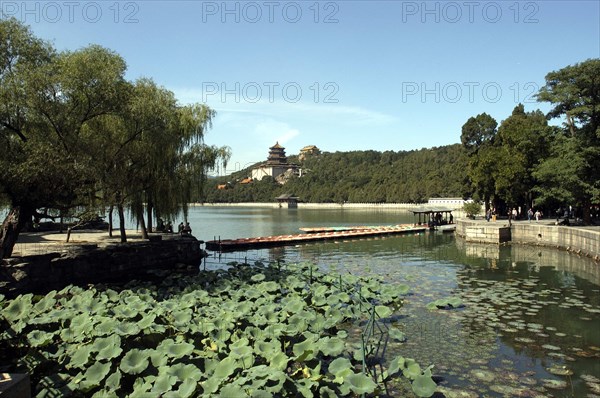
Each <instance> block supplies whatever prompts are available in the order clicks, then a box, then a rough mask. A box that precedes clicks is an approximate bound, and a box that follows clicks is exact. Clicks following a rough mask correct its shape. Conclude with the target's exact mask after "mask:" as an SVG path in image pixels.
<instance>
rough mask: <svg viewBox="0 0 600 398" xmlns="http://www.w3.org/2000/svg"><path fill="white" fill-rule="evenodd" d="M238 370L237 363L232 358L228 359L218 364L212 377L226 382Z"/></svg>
mask: <svg viewBox="0 0 600 398" xmlns="http://www.w3.org/2000/svg"><path fill="white" fill-rule="evenodd" d="M237 369H238V363H237V361H236V360H235V359H234V358H232V357H227V358H225V359H223V360H221V361H220V362H218V363H217V365H216V366H215V369H214V373H213V375H212V377H215V378H216V379H218V380H224V379H226V378H228V377H229V376H231V375H232V374H233V372H235V371H236V370H237Z"/></svg>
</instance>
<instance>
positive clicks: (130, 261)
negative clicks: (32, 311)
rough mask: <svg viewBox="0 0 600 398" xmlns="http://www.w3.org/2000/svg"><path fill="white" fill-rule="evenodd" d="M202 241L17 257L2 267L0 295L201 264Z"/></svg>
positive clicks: (86, 247)
mask: <svg viewBox="0 0 600 398" xmlns="http://www.w3.org/2000/svg"><path fill="white" fill-rule="evenodd" d="M202 257H203V250H202V249H201V248H200V241H198V240H197V239H196V238H194V237H193V236H184V237H176V238H175V239H169V240H158V241H154V242H147V241H144V242H133V243H120V244H112V245H108V246H106V247H103V248H98V247H97V245H90V244H87V245H81V246H80V248H79V250H77V251H73V250H70V251H69V252H65V253H57V252H56V253H48V254H42V255H34V256H25V257H13V258H9V259H5V260H3V261H2V265H1V266H0V294H4V295H6V296H14V295H16V294H21V293H25V292H36V293H37V292H40V293H41V292H46V291H50V290H53V289H62V288H63V287H65V286H67V285H69V284H86V283H98V282H111V281H127V280H129V279H134V278H140V277H143V276H144V274H145V273H146V271H148V270H156V269H172V268H175V267H177V266H181V265H184V266H185V265H189V266H196V267H197V266H199V265H200V262H201V260H202Z"/></svg>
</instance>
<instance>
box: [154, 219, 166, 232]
mask: <svg viewBox="0 0 600 398" xmlns="http://www.w3.org/2000/svg"><path fill="white" fill-rule="evenodd" d="M156 230H157V231H158V232H165V222H164V221H163V219H162V218H159V219H158V225H157V226H156Z"/></svg>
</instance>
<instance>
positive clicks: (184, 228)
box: [156, 218, 192, 235]
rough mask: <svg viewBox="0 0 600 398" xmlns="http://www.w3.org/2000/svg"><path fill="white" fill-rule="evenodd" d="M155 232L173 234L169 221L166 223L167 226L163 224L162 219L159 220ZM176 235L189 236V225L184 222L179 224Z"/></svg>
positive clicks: (190, 229) (190, 230)
mask: <svg viewBox="0 0 600 398" xmlns="http://www.w3.org/2000/svg"><path fill="white" fill-rule="evenodd" d="M156 230H157V231H158V232H166V233H171V234H172V233H173V224H171V221H169V222H167V224H165V222H164V221H163V219H162V218H159V219H158V224H157V225H156ZM177 233H178V234H179V235H191V234H192V227H191V226H190V223H189V222H186V223H185V224H184V223H183V221H182V222H181V223H179V226H178V227H177Z"/></svg>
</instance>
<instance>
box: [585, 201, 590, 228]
mask: <svg viewBox="0 0 600 398" xmlns="http://www.w3.org/2000/svg"><path fill="white" fill-rule="evenodd" d="M591 206H592V202H591V201H589V200H586V201H584V202H583V222H584V223H585V224H586V225H590V224H591V223H592V212H591V211H590V207H591Z"/></svg>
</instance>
